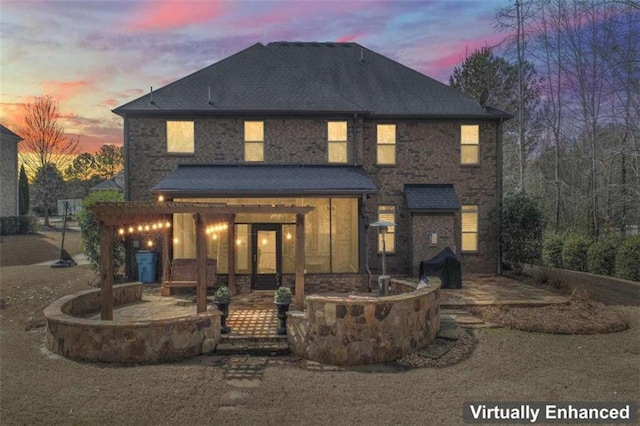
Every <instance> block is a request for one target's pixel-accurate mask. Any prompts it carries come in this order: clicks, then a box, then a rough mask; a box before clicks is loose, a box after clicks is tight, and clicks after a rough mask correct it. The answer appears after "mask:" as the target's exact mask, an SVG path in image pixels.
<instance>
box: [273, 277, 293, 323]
mask: <svg viewBox="0 0 640 426" xmlns="http://www.w3.org/2000/svg"><path fill="white" fill-rule="evenodd" d="M292 300H293V294H292V293H291V290H290V289H289V287H284V286H281V287H278V289H277V290H276V292H275V294H274V295H273V302H274V303H275V304H276V306H277V307H278V319H279V320H280V327H278V334H280V335H284V334H287V311H288V310H289V305H290V304H291V301H292Z"/></svg>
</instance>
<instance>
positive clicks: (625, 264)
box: [616, 236, 640, 281]
mask: <svg viewBox="0 0 640 426" xmlns="http://www.w3.org/2000/svg"><path fill="white" fill-rule="evenodd" d="M616 276H617V277H619V278H624V279H627V280H632V281H640V236H635V237H628V238H626V239H625V240H624V241H622V244H620V247H618V253H617V254H616Z"/></svg>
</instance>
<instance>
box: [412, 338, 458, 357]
mask: <svg viewBox="0 0 640 426" xmlns="http://www.w3.org/2000/svg"><path fill="white" fill-rule="evenodd" d="M455 345H456V342H454V341H452V340H444V339H440V340H436V341H435V342H434V343H432V344H430V345H429V346H427V347H426V348H424V349H423V350H421V351H418V352H417V354H418V355H420V356H422V357H425V358H431V359H438V358H440V357H441V356H442V355H444V354H446V353H447V352H449V351H450V350H451V348H453V347H454V346H455Z"/></svg>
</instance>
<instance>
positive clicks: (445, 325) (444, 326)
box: [440, 317, 458, 331]
mask: <svg viewBox="0 0 640 426" xmlns="http://www.w3.org/2000/svg"><path fill="white" fill-rule="evenodd" d="M456 328H458V324H457V322H456V320H454V319H453V318H444V317H441V318H440V331H442V330H450V329H456Z"/></svg>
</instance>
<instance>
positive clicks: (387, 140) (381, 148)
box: [377, 124, 396, 165]
mask: <svg viewBox="0 0 640 426" xmlns="http://www.w3.org/2000/svg"><path fill="white" fill-rule="evenodd" d="M377 140H378V164H391V165H393V164H396V125H395V124H378V126H377Z"/></svg>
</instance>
